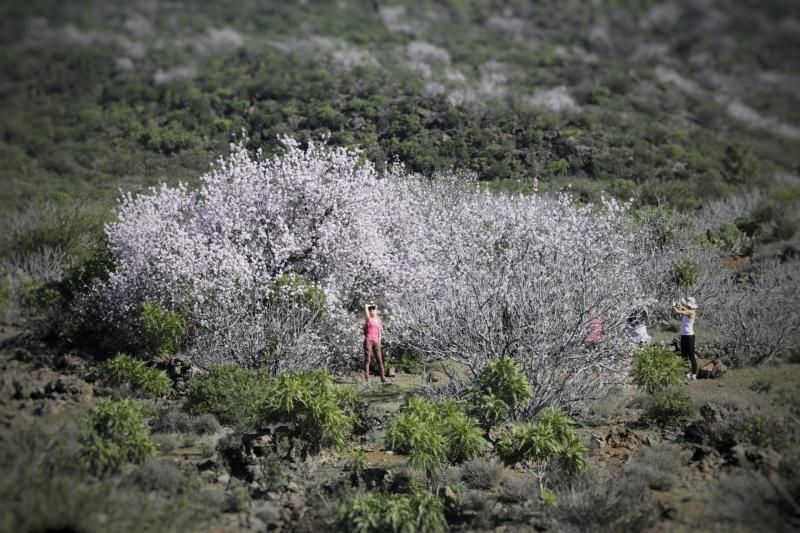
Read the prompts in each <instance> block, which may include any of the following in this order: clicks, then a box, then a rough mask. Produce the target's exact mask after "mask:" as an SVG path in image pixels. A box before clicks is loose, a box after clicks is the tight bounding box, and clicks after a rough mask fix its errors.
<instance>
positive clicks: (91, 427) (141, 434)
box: [80, 400, 155, 473]
mask: <svg viewBox="0 0 800 533" xmlns="http://www.w3.org/2000/svg"><path fill="white" fill-rule="evenodd" d="M80 446H81V457H82V459H83V461H84V462H85V463H86V464H87V466H88V467H89V468H90V469H91V470H92V471H94V472H97V473H106V472H113V471H116V470H117V469H118V468H119V467H120V466H121V465H122V464H123V463H126V462H136V463H138V462H142V461H143V460H145V459H146V458H147V457H149V456H151V455H153V454H154V453H155V446H154V445H153V442H152V441H151V440H150V435H149V433H148V431H147V425H146V424H145V422H144V416H143V415H142V412H141V410H140V409H139V407H138V406H137V405H136V404H135V403H134V402H133V401H132V400H119V401H115V400H99V401H98V402H97V405H96V406H95V407H94V408H92V410H91V411H89V412H88V413H87V414H86V415H84V417H83V418H82V419H81V434H80Z"/></svg>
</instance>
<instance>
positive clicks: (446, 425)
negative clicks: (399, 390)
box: [386, 396, 486, 471]
mask: <svg viewBox="0 0 800 533" xmlns="http://www.w3.org/2000/svg"><path fill="white" fill-rule="evenodd" d="M386 446H387V447H388V448H389V449H391V450H395V451H399V452H401V453H405V454H408V456H409V464H411V466H413V467H415V468H423V469H425V470H426V471H431V470H433V469H436V468H440V467H442V466H444V465H445V464H447V463H456V462H461V461H464V460H467V459H471V458H473V457H477V456H479V455H480V454H482V453H483V451H484V449H485V448H486V441H485V439H484V438H483V434H482V431H481V430H480V427H479V426H478V423H477V421H475V420H474V419H473V418H470V417H468V416H467V415H466V414H465V413H464V411H463V408H462V407H461V406H460V405H459V404H458V403H456V402H453V401H451V400H446V401H444V402H431V401H429V400H427V399H425V398H423V397H421V396H415V397H413V398H411V399H410V400H409V401H408V402H407V403H406V404H405V405H404V406H402V407H401V408H400V411H399V412H398V413H397V414H395V415H394V416H393V417H392V418H391V419H390V420H389V424H388V427H387V429H386Z"/></svg>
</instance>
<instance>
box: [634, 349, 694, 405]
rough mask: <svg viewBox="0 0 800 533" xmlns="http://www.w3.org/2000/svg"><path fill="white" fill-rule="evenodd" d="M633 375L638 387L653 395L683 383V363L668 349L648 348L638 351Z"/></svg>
mask: <svg viewBox="0 0 800 533" xmlns="http://www.w3.org/2000/svg"><path fill="white" fill-rule="evenodd" d="M631 374H632V375H633V382H634V383H635V384H636V385H638V386H639V387H641V388H643V389H644V390H646V391H647V392H648V393H651V394H652V393H654V392H657V391H659V390H661V389H663V388H664V387H669V386H670V385H678V384H680V383H681V381H682V380H683V361H681V359H680V358H679V357H677V356H676V355H675V354H674V353H671V352H669V351H667V349H666V348H663V347H661V346H646V347H644V348H641V349H639V350H636V355H635V359H634V363H633V371H632V372H631Z"/></svg>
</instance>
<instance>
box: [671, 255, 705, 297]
mask: <svg viewBox="0 0 800 533" xmlns="http://www.w3.org/2000/svg"><path fill="white" fill-rule="evenodd" d="M672 276H673V277H674V278H675V283H676V284H677V285H678V287H680V288H682V289H684V290H686V291H692V290H693V289H694V286H695V285H696V284H697V280H698V279H699V278H700V267H699V266H698V265H697V263H695V262H694V261H691V260H689V259H680V260H678V261H676V262H675V264H674V265H673V266H672Z"/></svg>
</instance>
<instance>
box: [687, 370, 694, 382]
mask: <svg viewBox="0 0 800 533" xmlns="http://www.w3.org/2000/svg"><path fill="white" fill-rule="evenodd" d="M692 375H693V374H692V373H691V372H689V373H688V374H686V383H687V384H689V383H691V382H692Z"/></svg>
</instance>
